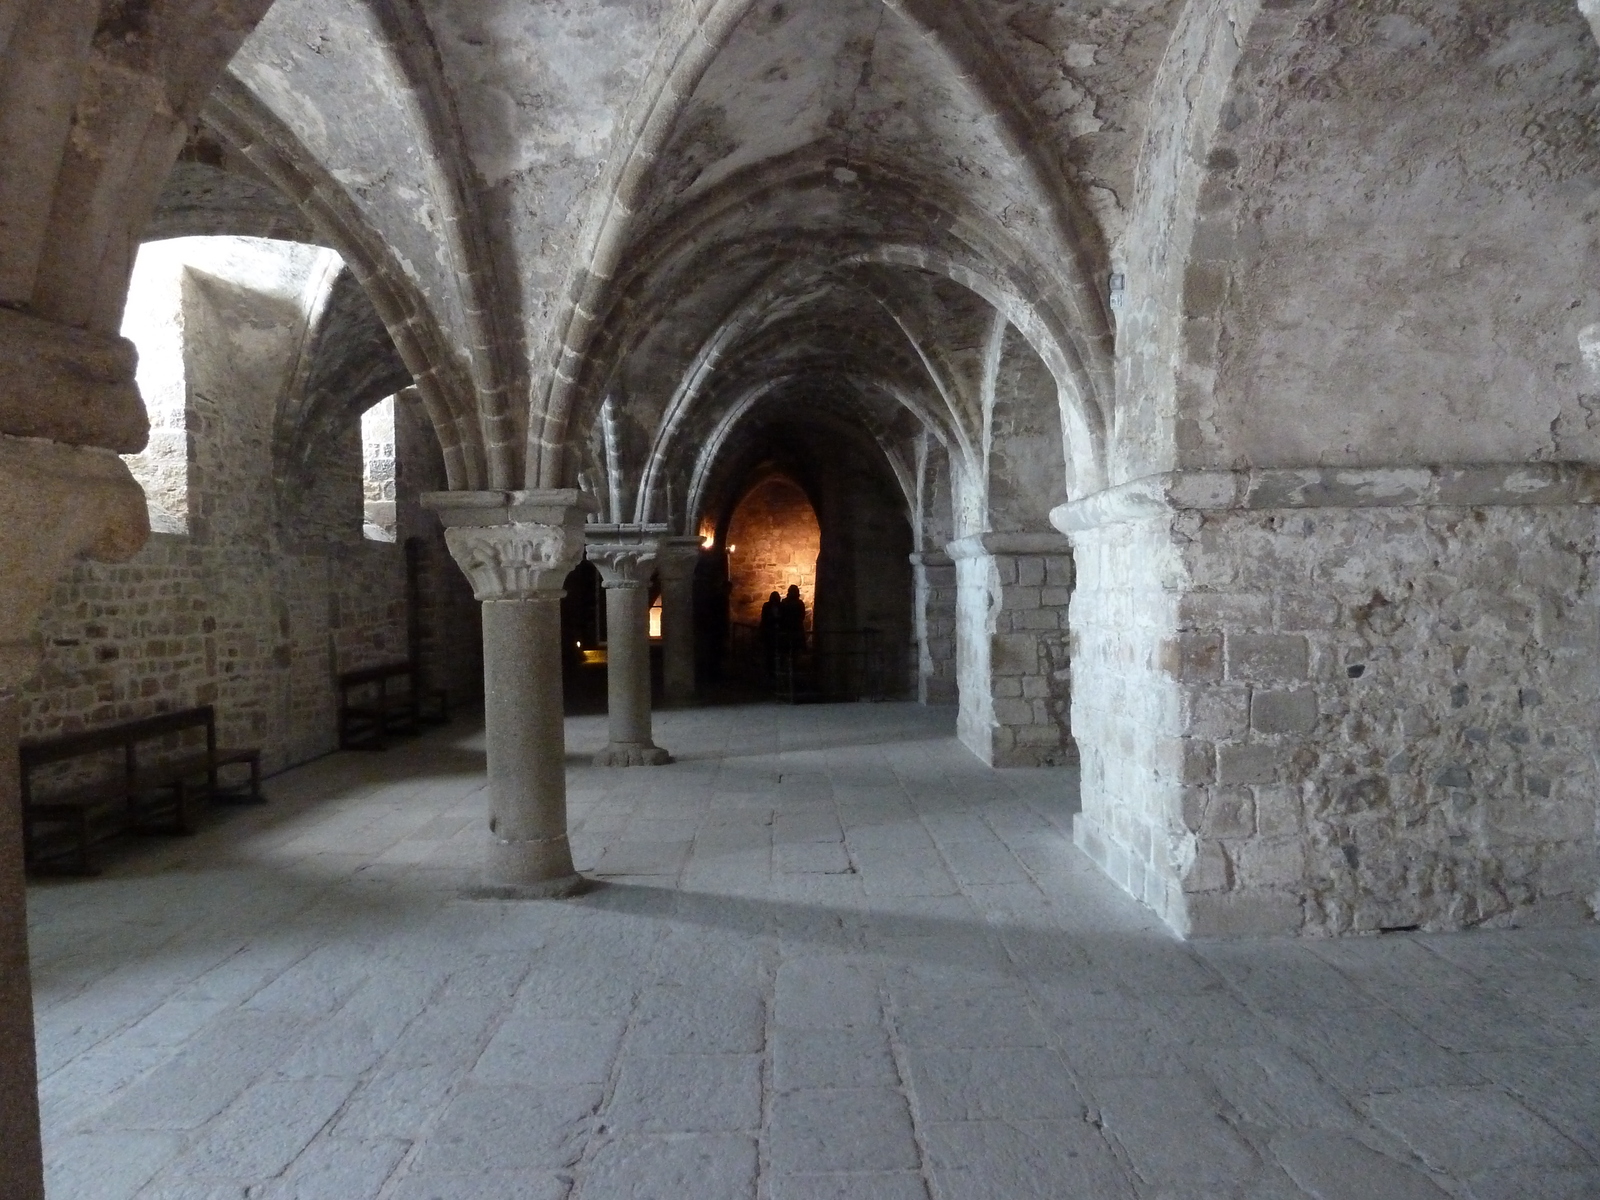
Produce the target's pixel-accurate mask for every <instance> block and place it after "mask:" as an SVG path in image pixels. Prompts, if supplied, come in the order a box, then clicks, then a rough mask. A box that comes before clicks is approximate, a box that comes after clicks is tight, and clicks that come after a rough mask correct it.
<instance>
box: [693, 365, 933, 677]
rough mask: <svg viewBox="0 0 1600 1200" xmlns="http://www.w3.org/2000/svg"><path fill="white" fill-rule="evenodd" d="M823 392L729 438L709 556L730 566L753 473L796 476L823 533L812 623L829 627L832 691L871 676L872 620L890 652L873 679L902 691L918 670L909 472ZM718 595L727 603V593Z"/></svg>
mask: <svg viewBox="0 0 1600 1200" xmlns="http://www.w3.org/2000/svg"><path fill="white" fill-rule="evenodd" d="M818 400H819V402H818V403H815V404H810V405H805V406H797V405H787V406H777V407H773V408H770V409H768V410H766V411H764V412H758V413H756V414H755V416H754V417H753V418H752V419H747V420H746V421H744V422H743V423H742V424H741V425H740V426H739V427H738V429H737V430H736V431H735V433H734V436H733V437H731V438H730V439H729V440H728V442H727V443H726V444H725V446H724V451H723V454H722V457H721V459H720V460H719V461H718V463H717V464H716V467H715V469H714V471H713V473H712V477H711V479H710V481H709V483H708V485H707V487H706V500H705V504H704V507H703V509H702V528H703V529H704V531H706V532H708V533H710V534H711V535H712V541H713V553H712V554H711V555H710V556H708V557H710V558H711V559H712V561H713V563H714V564H719V565H720V569H721V570H722V571H723V572H725V571H726V564H727V558H726V550H727V546H728V537H729V522H730V519H731V517H732V515H733V512H734V510H735V509H736V507H737V506H738V503H739V502H740V500H741V499H742V498H743V497H744V496H745V495H746V494H747V492H748V491H749V490H750V487H751V486H752V485H753V484H754V483H757V482H759V481H760V480H762V479H765V478H769V477H771V476H773V475H778V474H781V475H783V476H785V477H787V478H789V479H791V480H793V481H794V483H795V484H796V485H798V487H800V488H801V489H802V490H803V491H804V493H805V495H806V497H807V498H808V500H809V501H810V504H811V506H812V507H813V509H814V511H815V514H816V517H817V521H818V523H819V526H820V533H821V549H820V553H819V555H818V559H817V567H816V595H815V604H814V605H813V608H812V611H813V628H814V629H815V630H819V631H822V637H821V641H820V642H819V643H818V653H819V655H821V656H822V657H823V658H826V659H827V660H828V662H827V663H826V664H824V665H819V667H818V670H819V672H820V673H821V674H820V676H819V678H820V679H821V681H822V686H823V691H824V692H825V693H827V694H834V695H840V696H843V695H847V694H852V693H857V692H858V691H859V689H861V688H862V687H863V686H865V685H866V682H867V681H866V680H865V678H864V677H863V676H862V675H861V673H860V672H861V671H862V670H863V669H864V667H863V664H862V662H861V660H860V657H859V656H860V651H861V646H862V641H861V639H862V638H863V636H866V635H864V634H863V631H864V630H869V629H870V630H873V631H874V632H873V633H872V634H871V635H870V636H871V639H872V643H873V645H874V647H875V648H877V649H878V650H881V652H882V655H883V657H882V658H881V660H878V661H877V662H876V667H875V670H874V673H873V674H874V678H873V680H872V683H871V686H873V687H874V688H877V689H879V690H882V689H883V688H884V687H885V686H886V681H888V683H889V684H892V686H890V687H889V690H890V692H891V694H902V693H903V692H904V691H906V690H907V687H908V685H909V680H910V661H911V660H910V655H909V653H908V651H909V647H910V642H911V632H912V602H913V593H914V590H913V583H912V577H911V564H910V561H909V559H910V553H911V549H912V531H911V511H910V508H909V506H908V504H907V502H906V497H905V491H904V488H905V486H906V484H907V482H910V481H908V480H906V479H903V478H902V477H901V476H902V472H901V471H900V470H898V469H894V468H892V467H891V464H890V461H889V459H888V457H887V456H886V455H885V454H884V452H883V448H882V446H881V445H880V444H879V443H878V441H877V440H876V439H874V438H873V437H871V436H870V435H868V434H867V432H866V431H865V429H864V427H863V424H862V422H861V420H860V418H859V416H858V415H856V414H854V413H851V412H849V411H848V410H845V411H840V410H839V409H838V408H837V407H836V405H835V402H834V401H832V400H829V399H827V398H826V397H821V396H819V397H818ZM713 573H714V574H715V572H713ZM720 578H723V579H726V578H727V576H726V574H725V573H724V574H722V575H720ZM717 600H718V602H723V603H725V601H723V600H722V597H721V594H719V595H718V596H717ZM852 664H854V665H852ZM890 677H892V679H891V678H890Z"/></svg>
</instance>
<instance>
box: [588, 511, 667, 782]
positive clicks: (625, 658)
mask: <svg viewBox="0 0 1600 1200" xmlns="http://www.w3.org/2000/svg"><path fill="white" fill-rule="evenodd" d="M665 532H666V530H665V527H663V526H637V525H635V526H621V525H591V526H590V527H589V528H588V530H587V533H588V536H589V539H590V541H589V546H588V550H587V551H586V553H587V554H588V558H589V561H590V562H592V563H593V564H594V565H595V566H596V567H598V568H599V570H600V578H601V580H602V582H603V583H604V584H605V590H606V689H607V695H606V699H607V704H608V707H609V712H610V717H611V741H610V743H609V744H608V745H607V746H606V748H605V749H604V750H602V751H600V753H599V754H597V755H595V759H594V765H595V766H597V767H658V766H661V765H663V764H665V763H669V762H671V761H672V755H670V754H668V753H667V752H666V751H665V750H663V749H661V748H660V747H659V746H657V745H656V744H655V742H654V741H652V740H651V737H650V627H649V619H650V618H649V599H650V576H651V575H652V574H653V573H654V571H655V564H656V554H657V552H658V550H659V549H660V540H661V534H662V533H665Z"/></svg>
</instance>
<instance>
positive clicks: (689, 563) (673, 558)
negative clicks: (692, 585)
mask: <svg viewBox="0 0 1600 1200" xmlns="http://www.w3.org/2000/svg"><path fill="white" fill-rule="evenodd" d="M699 562H700V539H699V538H697V537H670V538H662V539H661V548H660V549H659V550H658V551H657V552H656V574H657V575H659V576H660V577H661V582H662V583H674V582H680V581H688V580H691V579H693V578H694V569H695V567H696V566H697V565H698V564H699Z"/></svg>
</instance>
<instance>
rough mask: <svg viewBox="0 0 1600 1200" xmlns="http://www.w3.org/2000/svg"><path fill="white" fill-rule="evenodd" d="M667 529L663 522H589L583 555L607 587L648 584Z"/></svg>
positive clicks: (634, 586)
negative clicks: (614, 523) (599, 523)
mask: <svg viewBox="0 0 1600 1200" xmlns="http://www.w3.org/2000/svg"><path fill="white" fill-rule="evenodd" d="M666 532H667V527H666V526H665V525H590V526H588V527H587V528H586V529H585V530H584V534H585V537H586V539H587V542H588V544H587V545H586V546H585V547H584V554H585V556H586V557H587V558H588V560H589V561H590V562H592V563H593V564H594V565H595V566H596V567H597V568H598V569H599V571H600V579H601V582H603V583H604V584H605V586H606V587H608V588H642V587H649V586H650V576H651V575H653V574H654V573H655V570H656V561H657V556H658V555H659V553H660V550H661V542H662V540H663V537H664V535H665V534H666Z"/></svg>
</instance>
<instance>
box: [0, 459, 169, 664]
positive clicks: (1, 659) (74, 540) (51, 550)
mask: <svg viewBox="0 0 1600 1200" xmlns="http://www.w3.org/2000/svg"><path fill="white" fill-rule="evenodd" d="M149 536H150V518H149V513H148V512H147V510H146V508H145V502H144V491H143V489H142V488H140V487H139V485H138V484H137V483H136V482H134V479H133V476H132V475H130V474H129V473H128V468H127V465H126V464H125V463H124V462H123V461H122V459H120V458H118V457H117V456H116V455H115V454H113V453H111V452H110V451H108V450H95V449H88V448H79V447H75V446H63V445H60V444H58V443H55V442H44V441H31V440H22V439H18V438H12V437H6V436H3V435H0V691H6V690H9V689H11V688H15V687H16V686H17V685H18V684H20V683H21V682H23V681H24V680H25V679H27V678H28V677H29V676H30V675H32V674H33V672H34V670H35V668H36V667H37V666H38V662H39V648H38V644H37V641H36V637H35V633H34V619H35V618H36V617H37V616H38V615H39V610H40V609H41V608H43V607H44V604H45V601H46V600H48V599H49V597H50V592H51V590H52V589H53V588H54V587H55V585H56V583H57V581H58V580H59V579H60V578H61V573H62V572H63V571H65V570H66V568H67V565H68V564H69V563H70V562H71V561H72V560H73V559H75V558H77V557H79V556H80V555H88V556H89V557H91V558H98V559H102V560H104V561H108V562H121V561H122V560H124V559H127V558H131V557H133V555H134V554H136V553H138V551H139V548H140V547H141V546H143V545H144V543H145V540H146V539H147V538H148V537H149Z"/></svg>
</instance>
